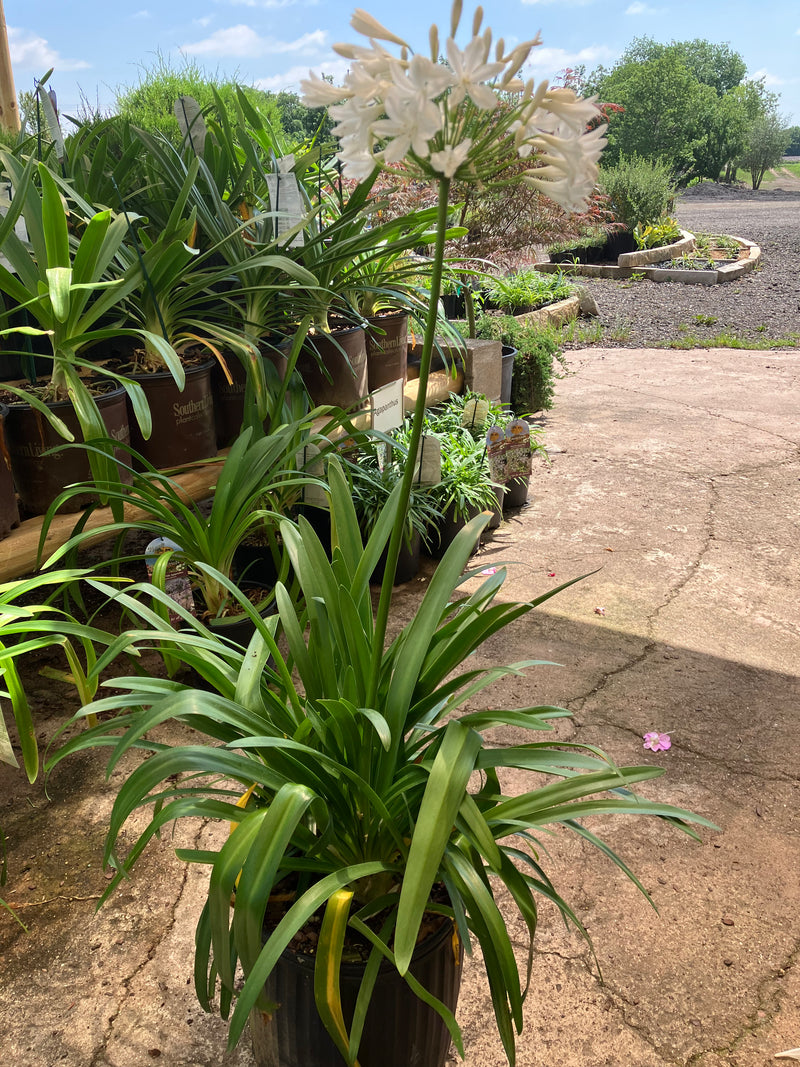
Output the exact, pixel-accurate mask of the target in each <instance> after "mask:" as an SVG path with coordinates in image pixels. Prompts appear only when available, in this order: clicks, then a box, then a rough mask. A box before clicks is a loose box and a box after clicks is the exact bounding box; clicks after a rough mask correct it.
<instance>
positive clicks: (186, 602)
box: [144, 537, 195, 626]
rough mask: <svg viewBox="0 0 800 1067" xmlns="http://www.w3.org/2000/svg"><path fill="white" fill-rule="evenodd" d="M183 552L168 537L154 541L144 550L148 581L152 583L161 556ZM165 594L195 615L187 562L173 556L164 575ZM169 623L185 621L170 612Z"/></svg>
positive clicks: (157, 538) (174, 623)
mask: <svg viewBox="0 0 800 1067" xmlns="http://www.w3.org/2000/svg"><path fill="white" fill-rule="evenodd" d="M181 551H182V549H181V546H180V545H179V544H177V543H176V542H175V541H170V539H169V538H168V537H156V538H155V540H154V541H151V542H150V543H149V544H148V546H147V548H146V549H145V550H144V561H145V566H146V567H147V577H148V579H149V580H150V581H151V582H152V580H153V568H154V567H155V565H156V560H157V559H158V557H159V556H160V555H163V553H164V552H181ZM164 592H165V593H166V594H167V596H169V597H171V598H172V599H173V600H174V601H175V603H176V604H180V606H181V607H182V608H185V609H186V610H187V611H190V612H191V613H192V615H194V614H195V610H194V597H193V596H192V583H191V580H190V578H189V568H188V566H187V564H186V561H185V560H182V559H178V558H177V557H176V556H173V557H172V558H171V559H170V560H169V562H168V563H167V569H166V573H165V574H164ZM169 621H170V622H171V623H172V625H173V626H177V625H179V623H181V622H182V621H183V620H182V619H181V617H180V615H178V614H177V612H174V611H170V613H169Z"/></svg>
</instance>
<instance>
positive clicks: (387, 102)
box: [302, 0, 605, 210]
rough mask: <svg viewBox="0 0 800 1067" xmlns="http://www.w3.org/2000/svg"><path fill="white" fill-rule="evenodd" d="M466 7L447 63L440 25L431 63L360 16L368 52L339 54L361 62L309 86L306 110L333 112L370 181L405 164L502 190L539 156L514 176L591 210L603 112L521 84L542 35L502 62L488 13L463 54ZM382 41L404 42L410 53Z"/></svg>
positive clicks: (348, 49) (352, 170) (350, 161)
mask: <svg viewBox="0 0 800 1067" xmlns="http://www.w3.org/2000/svg"><path fill="white" fill-rule="evenodd" d="M461 7H462V5H461V2H460V0H456V2H455V3H454V4H453V9H452V14H451V20H450V35H449V36H448V37H447V38H446V40H445V42H444V50H445V56H446V58H445V59H444V61H443V62H440V61H439V52H440V34H439V30H438V27H436V26H431V29H430V33H429V44H430V55H429V56H427V55H423V54H421V53H415V52H413V51H412V49H411V46H410V45H409V44H408V43H407V42H406V41H404V40H402V38H400V37H398V36H396V35H395V34H393V33H391V32H390V31H389V30H387V29H386V28H385V27H384V26H382V25H381V24H380V23H379V22H377V20H376V19H374V18H373V17H372V16H371V15H369V14H367V12H366V11H362V10H357V11H356V13H355V14H354V16H353V18H352V20H351V25H352V26H353V28H354V29H355V30H356V31H358V32H359V33H361V34H363V35H364V36H365V37H366V38H368V40H369V47H365V46H363V45H350V44H336V45H334V46H333V48H334V51H335V52H337V53H338V54H339V55H341V56H343V57H344V58H346V59H348V60H350V61H351V64H352V66H351V68H350V70H349V71H348V73H347V75H346V77H345V79H344V84H343V85H341V86H336V85H331V84H330V83H329V82H327V81H325V80H323V79H322V78H319V77H317V76H316V75H314V74H310V75H309V78H308V79H307V80H305V81H304V82H302V89H303V97H304V100H305V102H306V104H308V105H309V106H319V105H322V104H328V105H330V114H331V117H332V118H333V119H335V120H336V125H335V127H334V129H333V133H334V135H335V136H336V137H338V138H339V145H340V151H339V158H340V159H341V162H342V164H343V170H344V174H345V175H346V176H348V177H351V178H357V179H364V178H367V177H369V175H370V174H372V172H373V171H374V170H375V169H376V167H387V166H391V165H393V164H395V163H399V162H402V163H403V167H404V170H405V171H406V173H410V174H411V175H412V176H415V177H419V178H426V179H439V178H447V179H452V178H455V179H460V180H469V181H479V182H491V183H496V182H497V181H499V180H502V179H503V177H504V174H505V172H506V171H507V170H508V169H509V168H513V165H514V161H515V159H517V158H520V159H529V160H530V161H531V164H532V165H531V168H530V169H529V170H527V171H525V172H524V173H523V174H522V175H518V174H516V175H515V176H514V177H515V180H522V181H524V182H526V183H528V184H530V185H533V186H535V187H536V188H538V189H539V190H541V191H542V192H543V193H545V194H546V195H547V196H549V197H550V198H551V199H552V200H555V201H556V203H558V204H560V205H561V206H562V207H564V208H566V209H568V210H573V209H578V208H580V207H582V206H583V204H584V202H585V200H586V198H587V197H588V196H589V194H590V193H591V191H592V189H593V188H594V184H595V179H596V177H597V160H598V158H599V156H600V152H601V151H602V148H603V146H604V144H605V141H604V139H603V133H604V130H605V126H603V125H601V126H594V128H592V129H588V128H587V127H588V126H589V124H590V123H593V122H596V120H597V119H598V118H599V117H601V114H600V111H599V109H598V108H597V106H596V105H595V103H594V101H593V100H584V99H581V98H579V97H578V96H577V95H576V94H575V92H574V91H573V90H572V89H569V88H564V87H557V88H551V87H550V86H549V85H548V83H547V82H546V81H542V82H540V83H539V85H538V86H534V83H533V81H532V80H528V81H523V80H522V79H521V78H520V77H519V73H520V70H521V68H522V67H523V66H524V64H525V62H526V61H527V60H528V58H529V56H530V54H531V52H532V50H533V49H534V48H535V47H536V46H537V45H539V44H540V43H541V42H540V39H539V38H538V37H535V38H533V39H531V40H529V41H524V42H523V43H522V44H519V45H517V46H516V47H515V48H513V49H510V50H508V51H507V50H506V47H505V43H504V41H503V39H502V38H501V39H499V40H498V41H497V43H496V46H495V50H494V59H492V58H491V54H492V31H491V29H489V28H488V27H487V28H486V29H485V30H484V31H483V32H481V25H482V22H483V11H482V9H481V8H480V7H479V8H477V9H476V11H475V16H474V18H473V22H472V38H471V39H470V41H469V42H468V43H467V44H466V47H464V48H463V49H461V48H459V46H458V44H457V43H456V34H457V32H458V27H459V23H460V21H461ZM380 41H386V42H389V43H391V44H394V45H395V46H396V47H397V48H399V50H400V54H399V55H393V54H392V53H391V52H389V51H388V50H387V49H386V48H384V47H383V46H382V45H381V44H379V43H378V42H380Z"/></svg>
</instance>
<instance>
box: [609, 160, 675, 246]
mask: <svg viewBox="0 0 800 1067" xmlns="http://www.w3.org/2000/svg"><path fill="white" fill-rule="evenodd" d="M599 184H600V188H601V189H602V191H603V192H604V193H605V194H606V196H607V197H608V198H609V199H610V201H611V208H612V210H613V212H614V215H615V217H616V218H617V220H618V221H619V222H621V223H622V224H623V225H624V226H625V227H626V228H627V229H629V230H634V229H635V228H636V227H637V226H642V227H643V226H648V225H649V224H650V223H653V222H657V221H658V220H659V219H660V218H661V217H662V216H663V215H667V214H669V212H670V211H671V210H672V208H673V205H674V203H675V184H674V181H673V178H672V174H671V172H670V169H669V167H668V166H667V165H666V164H665V163H662V162H661V161H660V160H655V161H651V160H647V159H641V158H640V157H639V156H633V157H632V158H631V159H623V160H622V161H621V162H619V163H618V164H617V165H616V166H615V167H608V168H607V169H602V170H601V171H600V177H599Z"/></svg>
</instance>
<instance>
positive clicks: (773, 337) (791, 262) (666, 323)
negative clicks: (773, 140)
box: [564, 182, 800, 348]
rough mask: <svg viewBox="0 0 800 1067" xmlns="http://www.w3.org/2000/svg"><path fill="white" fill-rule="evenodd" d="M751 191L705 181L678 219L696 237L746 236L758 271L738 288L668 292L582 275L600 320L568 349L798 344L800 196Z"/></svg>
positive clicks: (649, 284)
mask: <svg viewBox="0 0 800 1067" xmlns="http://www.w3.org/2000/svg"><path fill="white" fill-rule="evenodd" d="M744 194H745V195H742V196H741V197H739V196H737V195H736V190H729V189H728V188H727V187H726V186H715V185H713V183H711V182H704V183H702V184H701V185H698V186H694V187H692V188H691V189H689V190H687V191H686V192H685V193H684V194H683V196H682V197H681V198H680V200H679V201H678V203H677V207H676V214H677V218H678V222H679V224H680V225H681V227H682V228H683V229H688V230H690V231H692V232H693V233H703V232H705V233H727V234H742V233H745V234H747V235H748V237H749V238H750V240H752V241H755V242H756V243H757V244H758V246H759V247H760V248H761V250H762V259H761V262H760V263H759V264H758V266H757V267H756V269H755V270H752V271H750V272H748V273H747V274H744V275H743V276H742V277H740V278H739V279H738V280H736V281H735V282H734V284H731V285H710V286H702V285H672V286H669V287H668V288H667V289H666V290H665V288H664V286H662V285H660V284H658V283H656V282H654V281H652V280H651V279H649V278H648V277H647V276H646V275H643V274H642V272H636V276H635V277H631V278H628V279H621V280H618V279H612V278H607V277H583V278H581V280H580V284H581V285H582V286H583V287H584V288H585V289H586V290H587V292H588V293H589V294H590V295H591V296H592V297H594V299H595V300H596V302H597V304H598V306H599V309H600V318H599V319H597V320H595V321H594V323H593V329H592V330H591V332H590V331H589V330H581V331H576V334H575V336H574V338H573V339H572V340H567V341H565V342H564V344H565V347H567V348H583V347H586V346H587V345H599V346H602V347H620V346H621V347H627V348H647V347H655V346H665V345H673V344H678V345H680V346H684V345H686V346H687V347H689V346H700V347H702V346H710V347H714V346H719V345H728V344H736V345H738V346H741V347H745V348H748V347H749V348H759V347H769V346H773V345H777V346H784V345H792V344H796V338H797V337H798V336H800V283H798V281H797V278H798V270H800V213H798V208H800V196H799V195H798V194H797V193H794V194H790V193H789V191H786V190H777V191H776V190H772V189H769V190H765V191H763V192H762V191H761V190H759V191H758V192H756V193H753V192H752V190H744ZM639 275H641V276H639ZM667 295H668V299H665V296H667ZM793 338H794V339H795V340H793Z"/></svg>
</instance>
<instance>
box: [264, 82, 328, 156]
mask: <svg viewBox="0 0 800 1067" xmlns="http://www.w3.org/2000/svg"><path fill="white" fill-rule="evenodd" d="M275 106H276V107H277V109H278V114H279V115H280V118H281V126H282V127H283V132H284V133H285V134H286V136H287V137H288V138H289V140H290V141H297V142H298V143H299V142H301V141H311V140H313V139H314V138H315V137H316V138H317V140H318V141H319V140H322V141H329V140H330V136H331V130H332V129H333V122H332V120H331V117H330V115H329V114H328V109H327V108H326V107H306V105H305V104H304V103H303V101H302V100H301V99H300V97H299V96H298V95H297V93H292V92H289V91H288V90H283V91H282V92H280V93H278V94H277V95H276V96H275Z"/></svg>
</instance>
